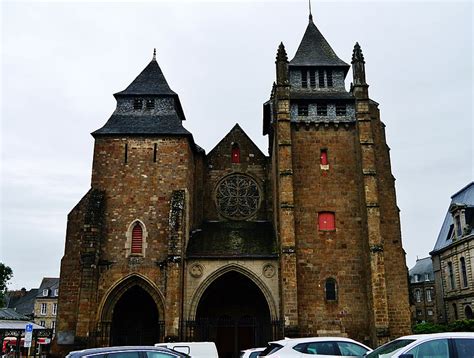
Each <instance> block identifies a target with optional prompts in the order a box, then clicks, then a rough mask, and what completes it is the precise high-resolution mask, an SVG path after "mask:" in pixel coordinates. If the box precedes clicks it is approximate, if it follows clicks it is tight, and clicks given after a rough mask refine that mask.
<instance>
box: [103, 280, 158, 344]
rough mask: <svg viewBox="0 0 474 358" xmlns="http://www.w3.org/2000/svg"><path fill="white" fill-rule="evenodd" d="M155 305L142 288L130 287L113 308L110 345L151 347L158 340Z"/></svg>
mask: <svg viewBox="0 0 474 358" xmlns="http://www.w3.org/2000/svg"><path fill="white" fill-rule="evenodd" d="M159 318H160V317H159V313H158V309H157V307H156V303H155V301H154V300H153V298H152V297H151V296H150V294H149V293H148V292H147V291H145V290H144V289H143V288H142V287H140V286H138V285H135V286H132V287H130V288H129V289H128V290H127V291H126V292H125V293H123V295H122V296H121V297H120V298H119V299H118V301H117V302H116V303H115V306H114V308H113V314H112V322H111V327H110V344H111V345H114V346H118V345H153V344H154V343H157V342H159V340H160V326H159Z"/></svg>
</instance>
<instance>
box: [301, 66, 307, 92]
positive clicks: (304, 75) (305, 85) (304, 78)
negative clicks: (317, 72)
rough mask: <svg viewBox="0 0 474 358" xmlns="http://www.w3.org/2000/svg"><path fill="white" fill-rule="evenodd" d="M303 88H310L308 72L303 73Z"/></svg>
mask: <svg viewBox="0 0 474 358" xmlns="http://www.w3.org/2000/svg"><path fill="white" fill-rule="evenodd" d="M301 87H304V88H306V87H308V72H307V71H306V70H302V71H301Z"/></svg>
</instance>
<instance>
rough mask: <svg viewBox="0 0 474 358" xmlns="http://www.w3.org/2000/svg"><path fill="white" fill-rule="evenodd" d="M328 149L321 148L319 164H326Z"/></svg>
mask: <svg viewBox="0 0 474 358" xmlns="http://www.w3.org/2000/svg"><path fill="white" fill-rule="evenodd" d="M328 164H329V162H328V151H327V149H321V165H328Z"/></svg>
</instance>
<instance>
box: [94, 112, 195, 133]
mask: <svg viewBox="0 0 474 358" xmlns="http://www.w3.org/2000/svg"><path fill="white" fill-rule="evenodd" d="M116 134H124V135H157V134H163V135H186V136H191V133H190V132H189V131H188V130H186V129H185V128H184V127H183V125H182V124H181V119H180V118H179V117H178V115H177V114H172V115H140V116H131V115H120V114H115V113H114V114H112V116H111V117H110V118H109V120H108V121H107V123H105V125H104V126H103V127H102V128H100V129H98V130H96V131H94V132H92V135H93V136H95V135H116Z"/></svg>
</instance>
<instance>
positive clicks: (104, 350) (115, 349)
mask: <svg viewBox="0 0 474 358" xmlns="http://www.w3.org/2000/svg"><path fill="white" fill-rule="evenodd" d="M130 350H148V351H156V352H172V353H177V354H178V355H180V354H181V355H183V353H180V352H175V351H172V350H170V349H168V348H166V347H155V346H117V347H101V348H89V349H83V350H80V351H73V352H71V353H69V354H70V355H71V357H75V356H76V357H77V356H83V355H86V354H97V353H108V352H121V351H130Z"/></svg>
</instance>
